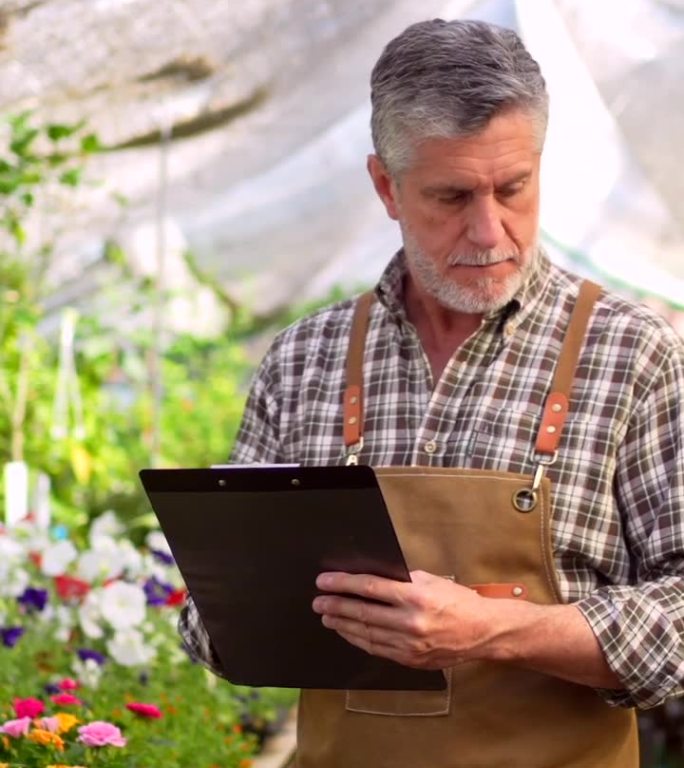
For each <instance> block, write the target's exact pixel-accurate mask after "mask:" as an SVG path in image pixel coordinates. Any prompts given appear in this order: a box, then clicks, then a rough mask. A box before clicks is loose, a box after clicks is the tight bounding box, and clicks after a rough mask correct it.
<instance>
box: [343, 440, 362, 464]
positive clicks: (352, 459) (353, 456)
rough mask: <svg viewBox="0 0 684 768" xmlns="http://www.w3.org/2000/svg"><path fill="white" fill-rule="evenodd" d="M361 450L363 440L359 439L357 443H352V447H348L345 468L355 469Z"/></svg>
mask: <svg viewBox="0 0 684 768" xmlns="http://www.w3.org/2000/svg"><path fill="white" fill-rule="evenodd" d="M362 450H363V438H362V437H361V438H359V442H358V443H354V445H350V446H349V447H348V448H347V460H346V462H345V466H347V467H355V466H356V465H357V464H358V463H359V453H361V451H362Z"/></svg>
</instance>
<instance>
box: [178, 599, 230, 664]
mask: <svg viewBox="0 0 684 768" xmlns="http://www.w3.org/2000/svg"><path fill="white" fill-rule="evenodd" d="M178 632H179V634H180V636H181V639H182V641H183V646H184V648H185V650H186V652H187V654H188V655H189V656H190V658H191V659H192V660H193V661H195V662H197V663H198V664H202V665H203V666H205V667H206V668H207V669H209V670H211V671H212V672H213V673H214V674H215V675H219V676H220V677H225V673H224V671H223V668H222V667H221V662H220V661H219V658H218V656H217V654H216V651H215V650H214V646H213V645H212V644H211V640H210V639H209V635H208V634H207V630H206V629H205V628H204V624H202V619H201V618H200V615H199V613H198V611H197V607H196V606H195V603H194V602H193V599H192V598H191V597H188V598H187V600H186V602H185V605H184V606H183V608H182V609H181V612H180V616H179V618H178Z"/></svg>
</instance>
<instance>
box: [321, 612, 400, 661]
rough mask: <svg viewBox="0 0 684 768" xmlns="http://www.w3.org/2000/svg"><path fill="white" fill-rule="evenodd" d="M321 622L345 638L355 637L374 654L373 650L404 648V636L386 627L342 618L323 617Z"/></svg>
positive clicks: (357, 641)
mask: <svg viewBox="0 0 684 768" xmlns="http://www.w3.org/2000/svg"><path fill="white" fill-rule="evenodd" d="M321 622H322V624H323V626H324V627H327V628H328V629H334V630H335V631H336V632H338V633H339V634H343V635H344V636H345V638H349V637H353V638H354V639H355V641H356V643H357V644H358V643H363V644H364V645H366V646H367V648H366V650H368V652H369V653H373V651H372V650H370V649H372V648H375V647H376V646H377V647H383V646H384V647H386V648H393V649H394V650H395V651H398V650H400V649H401V648H402V645H404V643H403V636H402V635H401V634H400V633H399V632H394V631H392V630H390V629H385V628H384V627H374V626H369V625H368V624H362V623H361V622H359V621H354V620H352V619H344V618H342V617H340V616H327V615H326V616H323V617H322V618H321Z"/></svg>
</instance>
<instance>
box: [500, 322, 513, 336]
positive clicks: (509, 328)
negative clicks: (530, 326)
mask: <svg viewBox="0 0 684 768" xmlns="http://www.w3.org/2000/svg"><path fill="white" fill-rule="evenodd" d="M503 332H504V336H505V337H506V338H507V339H510V337H511V336H512V335H513V334H514V333H515V326H514V325H513V323H506V325H504V328H503Z"/></svg>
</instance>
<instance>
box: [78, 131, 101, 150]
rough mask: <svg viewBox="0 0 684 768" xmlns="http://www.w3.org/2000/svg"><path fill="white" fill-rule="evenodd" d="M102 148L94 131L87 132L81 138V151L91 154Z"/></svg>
mask: <svg viewBox="0 0 684 768" xmlns="http://www.w3.org/2000/svg"><path fill="white" fill-rule="evenodd" d="M101 149H102V145H101V144H100V140H99V139H98V137H97V135H96V134H94V133H89V134H88V135H87V136H84V137H83V138H82V139H81V152H84V153H86V154H91V153H92V152H99V151H100V150H101Z"/></svg>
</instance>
